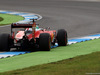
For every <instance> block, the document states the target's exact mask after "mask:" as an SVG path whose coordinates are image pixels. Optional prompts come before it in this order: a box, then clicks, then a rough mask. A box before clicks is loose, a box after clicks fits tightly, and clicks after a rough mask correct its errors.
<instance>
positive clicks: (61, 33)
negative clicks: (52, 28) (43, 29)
mask: <svg viewBox="0 0 100 75" xmlns="http://www.w3.org/2000/svg"><path fill="white" fill-rule="evenodd" d="M57 42H58V46H66V45H67V42H68V39H67V31H65V30H64V29H59V30H58V33H57Z"/></svg>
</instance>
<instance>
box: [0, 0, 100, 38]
mask: <svg viewBox="0 0 100 75" xmlns="http://www.w3.org/2000/svg"><path fill="white" fill-rule="evenodd" d="M0 10H13V11H19V12H20V11H21V12H33V13H37V14H40V15H42V16H43V19H42V20H40V21H39V22H38V23H39V24H40V27H48V26H49V27H51V29H56V30H58V29H60V28H63V29H66V30H67V32H68V36H69V38H73V37H80V36H85V35H90V34H95V33H99V32H100V3H99V2H85V1H84V2H82V1H78V2H77V1H71V0H70V1H67V0H0ZM0 32H1V33H2V32H10V27H2V28H0Z"/></svg>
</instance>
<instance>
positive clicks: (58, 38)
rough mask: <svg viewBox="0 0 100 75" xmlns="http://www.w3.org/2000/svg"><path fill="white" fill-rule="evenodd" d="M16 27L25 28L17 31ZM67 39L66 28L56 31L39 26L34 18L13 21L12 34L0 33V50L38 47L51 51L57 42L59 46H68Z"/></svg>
mask: <svg viewBox="0 0 100 75" xmlns="http://www.w3.org/2000/svg"><path fill="white" fill-rule="evenodd" d="M14 28H24V30H20V31H17V33H15V32H14V31H13V29H14ZM67 41H68V40H67V32H66V31H65V30H64V29H59V30H58V32H56V30H49V29H43V28H38V27H37V25H36V22H35V20H34V19H33V20H32V21H31V22H29V23H12V24H11V35H10V34H5V33H4V34H0V51H10V48H17V49H21V50H28V49H32V50H34V49H35V48H38V49H39V50H43V51H44V50H45V51H50V48H51V46H53V45H55V43H58V46H66V45H67Z"/></svg>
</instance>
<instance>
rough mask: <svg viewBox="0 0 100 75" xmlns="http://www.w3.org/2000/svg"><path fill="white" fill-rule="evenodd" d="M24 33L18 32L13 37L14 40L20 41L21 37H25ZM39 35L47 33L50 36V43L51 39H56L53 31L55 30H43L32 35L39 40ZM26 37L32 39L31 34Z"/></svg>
mask: <svg viewBox="0 0 100 75" xmlns="http://www.w3.org/2000/svg"><path fill="white" fill-rule="evenodd" d="M24 32H25V31H18V33H17V34H16V36H15V39H16V40H19V39H22V38H23V36H24V35H25V34H24ZM41 33H49V34H50V36H51V41H53V38H55V37H56V36H55V34H56V31H55V30H52V31H47V30H45V29H44V30H38V31H35V34H34V36H35V38H39V35H40V34H41ZM27 37H28V39H29V40H31V39H32V38H33V35H32V33H31V34H28V35H27Z"/></svg>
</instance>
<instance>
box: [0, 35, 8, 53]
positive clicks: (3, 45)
mask: <svg viewBox="0 0 100 75" xmlns="http://www.w3.org/2000/svg"><path fill="white" fill-rule="evenodd" d="M9 44H10V35H9V34H0V51H10V47H9Z"/></svg>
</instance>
